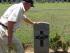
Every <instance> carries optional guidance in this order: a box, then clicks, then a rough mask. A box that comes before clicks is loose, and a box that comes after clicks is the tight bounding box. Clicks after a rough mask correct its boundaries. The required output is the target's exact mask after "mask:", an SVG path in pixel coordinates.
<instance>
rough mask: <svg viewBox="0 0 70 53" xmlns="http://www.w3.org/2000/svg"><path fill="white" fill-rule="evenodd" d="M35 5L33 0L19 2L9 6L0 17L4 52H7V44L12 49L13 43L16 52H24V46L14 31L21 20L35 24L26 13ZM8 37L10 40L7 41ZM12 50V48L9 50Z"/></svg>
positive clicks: (0, 34)
mask: <svg viewBox="0 0 70 53" xmlns="http://www.w3.org/2000/svg"><path fill="white" fill-rule="evenodd" d="M31 7H33V1H32V0H24V1H23V2H20V3H18V4H14V5H12V6H11V7H9V8H8V9H7V10H6V12H5V13H4V14H3V15H2V16H1V18H0V46H1V47H0V48H1V49H2V53H6V49H7V46H6V45H7V44H8V48H9V49H10V48H11V49H12V45H13V44H15V47H16V49H15V50H16V53H24V51H23V46H22V44H21V43H20V41H19V40H17V39H16V38H15V37H14V34H13V33H14V32H15V31H16V29H17V28H18V26H19V24H20V21H21V20H24V21H25V22H27V23H29V24H34V23H35V22H32V21H31V20H30V19H28V18H27V17H26V16H25V15H24V13H25V12H26V11H28V10H29V9H30V8H31ZM7 38H8V41H7ZM9 51H10V50H9Z"/></svg>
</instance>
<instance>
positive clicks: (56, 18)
mask: <svg viewBox="0 0 70 53" xmlns="http://www.w3.org/2000/svg"><path fill="white" fill-rule="evenodd" d="M10 5H11V4H0V15H2V14H3V12H4V11H5V10H6V9H7V8H8V7H9V6H10ZM26 15H27V16H28V17H29V18H30V19H31V20H33V21H36V22H39V21H40V22H43V21H44V22H49V23H50V37H54V36H55V35H56V33H58V34H59V35H60V36H63V37H64V38H65V40H70V3H65V2H64V3H35V7H34V8H31V9H30V10H29V11H28V12H26ZM15 35H17V37H18V38H19V39H20V40H21V41H22V42H24V43H29V42H33V36H34V35H33V25H29V24H27V23H25V22H24V24H23V23H22V25H21V27H20V28H19V29H17V32H16V33H15Z"/></svg>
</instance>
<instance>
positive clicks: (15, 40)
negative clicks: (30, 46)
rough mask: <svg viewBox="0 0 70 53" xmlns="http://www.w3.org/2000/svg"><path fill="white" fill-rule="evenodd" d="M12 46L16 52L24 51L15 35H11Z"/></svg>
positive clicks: (22, 52)
mask: <svg viewBox="0 0 70 53" xmlns="http://www.w3.org/2000/svg"><path fill="white" fill-rule="evenodd" d="M13 46H14V48H15V50H16V53H24V48H23V46H22V43H21V41H19V40H18V39H17V38H16V37H15V36H13Z"/></svg>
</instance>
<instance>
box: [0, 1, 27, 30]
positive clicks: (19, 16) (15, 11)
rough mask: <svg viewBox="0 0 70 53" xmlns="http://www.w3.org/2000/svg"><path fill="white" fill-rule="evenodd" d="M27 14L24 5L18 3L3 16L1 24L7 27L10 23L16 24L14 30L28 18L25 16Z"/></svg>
mask: <svg viewBox="0 0 70 53" xmlns="http://www.w3.org/2000/svg"><path fill="white" fill-rule="evenodd" d="M24 12H25V8H24V6H23V3H22V2H21V3H18V4H14V5H12V6H10V7H9V8H8V9H7V10H6V11H5V13H4V14H3V15H2V16H1V18H0V22H1V23H3V24H4V25H6V26H7V23H8V21H12V22H16V23H15V26H14V30H16V28H18V27H19V26H20V21H21V20H23V19H24V18H26V16H25V15H23V14H24Z"/></svg>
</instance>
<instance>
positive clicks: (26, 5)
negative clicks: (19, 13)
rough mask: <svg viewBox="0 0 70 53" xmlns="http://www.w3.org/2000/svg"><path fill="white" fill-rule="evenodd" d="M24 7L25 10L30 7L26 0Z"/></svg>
mask: <svg viewBox="0 0 70 53" xmlns="http://www.w3.org/2000/svg"><path fill="white" fill-rule="evenodd" d="M24 8H25V10H26V11H27V10H29V9H30V8H31V4H30V3H28V2H24Z"/></svg>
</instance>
